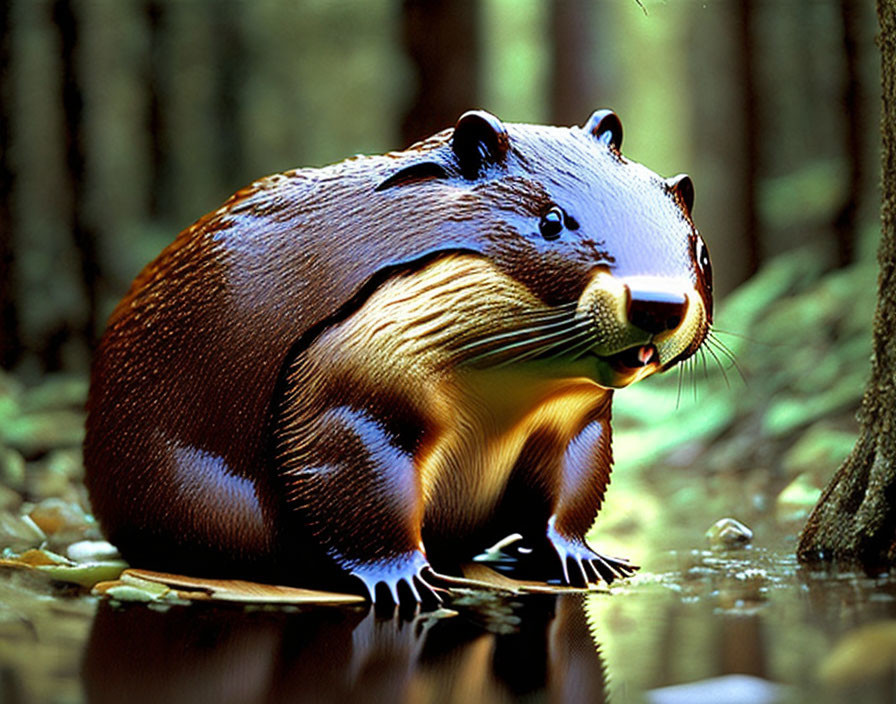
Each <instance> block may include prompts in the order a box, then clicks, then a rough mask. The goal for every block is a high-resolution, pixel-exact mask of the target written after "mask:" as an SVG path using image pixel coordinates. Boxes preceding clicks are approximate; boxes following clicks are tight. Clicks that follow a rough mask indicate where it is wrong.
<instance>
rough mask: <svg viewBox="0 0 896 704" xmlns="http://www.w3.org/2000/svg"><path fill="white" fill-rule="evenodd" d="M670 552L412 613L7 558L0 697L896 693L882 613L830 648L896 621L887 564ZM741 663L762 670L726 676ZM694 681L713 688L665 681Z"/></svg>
mask: <svg viewBox="0 0 896 704" xmlns="http://www.w3.org/2000/svg"><path fill="white" fill-rule="evenodd" d="M658 557H659V558H661V559H660V560H659V561H660V562H661V563H662V566H663V568H664V570H665V571H663V572H653V573H642V574H640V575H639V576H637V577H636V578H634V579H632V580H629V581H628V582H627V583H626V584H624V585H620V586H616V587H614V588H613V589H612V590H611V593H610V594H604V593H592V594H588V595H567V596H562V597H542V596H539V597H525V598H513V599H508V598H500V599H499V598H469V599H466V600H459V601H457V602H455V604H454V605H453V607H454V609H455V610H456V611H457V612H458V613H457V615H455V616H441V617H440V615H438V614H436V615H425V614H424V615H418V616H417V617H416V618H411V619H408V618H403V617H400V616H395V617H393V618H386V617H382V616H379V617H378V616H376V615H374V614H372V613H369V612H368V611H367V610H366V609H363V608H317V609H302V610H298V609H282V608H280V609H259V608H254V609H246V608H243V607H237V606H210V605H208V604H193V605H190V606H170V607H167V608H159V607H148V606H146V605H143V604H131V605H123V606H113V605H110V604H109V603H108V602H99V601H97V600H95V599H92V598H88V597H83V596H81V597H79V596H65V595H64V594H59V593H58V591H56V590H55V589H54V588H51V587H50V586H48V585H46V584H45V583H43V582H42V581H41V580H38V579H36V578H33V577H30V576H28V575H27V574H22V573H18V572H16V573H12V572H4V573H3V582H2V589H0V594H2V600H3V603H4V609H3V611H2V614H3V618H2V622H0V633H2V640H0V663H2V670H0V671H2V678H0V701H3V702H11V703H17V702H79V701H85V700H86V701H89V702H120V701H128V702H144V701H145V702H159V701H166V702H205V701H208V702H215V703H216V704H223V703H225V702H256V701H258V702H278V701H309V702H310V701H313V702H331V701H332V702H349V701H384V702H386V701H388V702H453V701H458V702H476V701H484V702H493V701H557V702H561V701H562V702H576V701H581V702H604V701H608V702H641V701H650V702H660V703H662V702H676V701H687V702H701V701H705V702H726V701H727V702H739V701H744V702H761V701H769V702H771V701H780V702H841V701H850V700H855V701H861V702H878V701H880V702H884V701H893V698H894V696H896V687H894V679H893V667H892V663H893V662H894V661H896V660H894V655H896V636H894V635H888V631H887V630H886V627H885V628H884V629H883V635H881V634H880V633H876V632H873V631H868V632H867V633H866V634H865V635H860V636H859V637H858V638H856V639H855V643H854V644H853V646H852V647H851V649H850V647H847V648H846V650H845V651H844V650H843V648H844V646H842V645H841V646H840V650H839V654H838V655H837V656H836V657H834V658H833V661H832V657H833V656H832V652H833V651H834V650H835V649H836V648H837V644H838V643H839V642H840V641H841V639H842V638H843V636H844V634H846V633H847V632H849V631H853V630H854V629H857V628H859V627H860V626H862V625H863V624H870V623H880V622H886V621H887V620H888V619H896V581H894V580H893V579H891V578H889V577H886V576H884V577H878V578H876V579H870V578H867V577H863V576H857V575H825V574H812V573H809V572H807V571H805V570H803V569H799V568H798V567H797V566H796V564H795V562H794V560H793V558H792V557H791V555H790V552H789V551H786V550H768V549H759V548H753V549H746V550H739V551H736V552H734V553H729V554H725V555H719V554H715V553H712V552H707V551H667V552H665V553H663V554H662V555H659V556H658ZM890 623H892V624H896V620H893V621H891V622H890ZM879 630H880V629H879ZM890 632H896V631H894V630H893V629H890ZM888 648H889V650H888ZM843 652H846V655H842V653H843ZM838 658H839V660H838ZM844 658H845V659H844ZM850 659H851V660H852V664H850ZM877 661H880V662H877ZM838 662H839V665H838ZM844 662H845V663H846V664H845V665H844V664H843V663H844ZM838 668H839V669H838ZM731 674H742V675H749V676H752V678H740V679H728V680H725V679H716V678H720V677H722V676H724V675H731ZM756 678H758V679H756ZM698 681H707V682H705V684H704V687H708V688H709V689H708V691H701V690H699V689H690V690H686V691H683V692H682V691H677V690H674V689H673V690H668V689H663V688H665V687H668V686H670V685H681V684H683V683H694V682H698ZM677 694H678V695H682V697H683V698H678V699H676V698H674V697H675V696H676V695H677ZM669 697H672V698H669Z"/></svg>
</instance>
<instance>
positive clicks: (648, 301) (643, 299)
mask: <svg viewBox="0 0 896 704" xmlns="http://www.w3.org/2000/svg"><path fill="white" fill-rule="evenodd" d="M628 292H629V296H628V319H629V322H630V323H631V324H632V325H636V326H637V327H639V328H641V329H642V330H643V331H644V332H649V333H650V334H651V335H659V334H660V333H664V332H666V331H668V330H674V329H675V328H677V327H678V326H679V325H680V324H681V321H682V319H684V315H685V312H686V311H687V305H688V297H687V296H686V295H685V294H684V293H678V292H675V291H657V290H650V289H638V288H633V287H631V286H629V287H628Z"/></svg>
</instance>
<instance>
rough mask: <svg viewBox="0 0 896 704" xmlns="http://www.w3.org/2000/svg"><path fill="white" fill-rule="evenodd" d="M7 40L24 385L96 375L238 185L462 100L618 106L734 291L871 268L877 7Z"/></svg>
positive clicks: (270, 11)
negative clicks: (169, 263)
mask: <svg viewBox="0 0 896 704" xmlns="http://www.w3.org/2000/svg"><path fill="white" fill-rule="evenodd" d="M642 4H643V7H642V6H641V5H642ZM0 29H2V40H0V81H2V85H0V184H2V185H0V193H2V198H0V367H2V368H5V369H8V370H16V371H17V373H18V374H19V375H20V376H21V377H22V378H25V379H28V380H31V381H33V380H35V379H36V378H37V377H38V376H39V375H40V374H42V373H45V372H50V371H57V370H66V371H76V372H77V371H80V372H83V371H84V370H86V368H87V365H88V360H89V349H90V345H91V344H92V343H93V342H94V341H95V340H96V339H97V337H98V335H99V334H100V333H101V332H102V328H103V326H104V322H105V319H106V317H107V316H108V314H109V313H110V312H111V309H112V306H114V304H115V303H116V302H117V300H118V299H119V298H120V297H121V296H122V295H123V293H124V292H125V290H126V288H127V286H128V284H129V283H130V281H131V280H132V279H133V277H134V276H135V275H136V274H137V272H138V271H139V270H140V269H141V268H142V267H143V266H144V265H145V264H146V263H147V262H148V261H149V260H150V259H151V258H152V257H153V256H154V255H155V254H156V253H157V252H158V251H159V250H160V249H161V248H162V247H163V246H164V245H165V244H167V243H168V242H169V241H170V240H172V239H173V238H174V236H175V235H176V234H177V232H178V231H180V230H181V229H183V228H184V227H186V226H188V225H189V224H190V223H191V222H193V221H194V220H195V219H197V218H198V217H199V216H200V215H202V214H204V213H205V212H207V211H210V210H214V209H215V208H217V207H218V205H219V204H220V203H221V202H222V201H223V200H224V199H225V198H226V197H227V196H228V195H229V194H230V193H231V192H233V191H234V190H236V189H237V188H239V187H241V186H243V185H245V184H247V183H249V182H250V181H252V180H254V179H255V178H257V177H260V176H263V175H266V174H269V173H272V172H276V171H282V170H286V169H289V168H293V167H296V166H305V165H307V166H314V165H321V164H326V163H329V162H333V161H338V160H341V159H343V158H345V157H347V156H351V155H353V154H355V153H376V152H382V151H386V150H391V149H398V148H402V147H403V146H405V145H408V144H409V143H411V142H412V141H414V140H416V139H418V138H421V137H423V136H426V135H428V134H430V133H432V132H435V131H437V130H439V129H442V128H444V127H447V126H450V125H452V124H453V123H454V122H455V120H456V118H457V117H458V116H459V115H460V114H461V113H462V112H463V111H465V110H467V109H469V108H473V107H482V108H485V109H487V110H489V111H492V112H494V113H495V114H497V115H498V116H499V117H501V118H502V119H504V120H506V121H524V122H548V123H554V124H581V123H582V122H584V121H585V120H586V119H587V117H588V115H589V114H590V113H591V111H592V110H593V109H595V108H597V107H612V108H613V109H615V110H616V111H617V112H618V114H619V115H620V116H621V118H622V121H623V125H624V128H625V140H624V144H623V149H624V152H625V153H626V154H627V155H628V156H629V157H631V158H632V159H634V160H637V161H641V162H643V163H645V164H646V165H647V166H649V167H650V168H652V169H653V170H655V171H658V172H659V173H661V174H663V175H667V176H669V175H673V174H675V173H678V172H681V171H686V172H688V173H689V174H690V175H691V176H692V177H693V179H694V183H695V184H696V190H697V202H696V210H695V218H696V221H697V223H698V226H699V227H700V228H701V231H702V232H703V234H704V236H705V238H706V240H707V241H708V243H709V246H710V251H711V253H712V256H713V263H714V268H715V272H716V274H715V275H716V281H717V288H718V294H719V295H721V296H722V297H724V296H725V295H726V294H727V293H729V292H730V291H732V290H733V289H734V288H736V287H737V286H738V285H739V284H741V283H742V282H744V281H745V280H747V279H748V278H749V277H750V276H752V275H754V274H755V273H756V272H757V271H758V270H759V269H760V268H761V267H762V265H763V263H765V262H767V261H768V260H770V259H771V258H773V257H775V256H776V255H778V254H781V253H782V252H786V251H789V250H793V249H795V248H800V247H806V246H807V245H809V246H811V248H812V249H813V251H814V252H816V253H817V257H818V258H819V261H820V262H821V266H822V268H823V269H824V270H831V269H835V268H837V267H843V266H846V265H848V264H851V263H853V262H855V261H857V260H859V259H861V258H863V257H865V258H868V257H873V251H874V247H875V243H876V236H877V235H876V233H877V212H878V190H877V186H878V168H879V166H878V164H879V157H878V139H879V137H878V127H877V125H878V118H877V115H878V100H879V98H878V93H879V78H878V71H879V68H878V54H877V50H876V48H875V46H874V33H875V30H876V23H875V17H874V11H873V7H872V3H867V2H861V1H860V0H783V1H782V0H705V1H698V0H675V1H674V2H652V1H650V0H644V2H643V3H639V2H636V0H601V1H599V2H595V1H594V0H479V1H476V0H458V1H456V2H450V1H448V0H441V1H439V0H430V1H427V0H404V1H402V0H342V1H334V0H304V1H302V2H282V1H277V0H255V1H252V2H250V1H248V0H245V1H243V0H4V1H3V2H0ZM869 285H870V282H869ZM869 315H870V313H869Z"/></svg>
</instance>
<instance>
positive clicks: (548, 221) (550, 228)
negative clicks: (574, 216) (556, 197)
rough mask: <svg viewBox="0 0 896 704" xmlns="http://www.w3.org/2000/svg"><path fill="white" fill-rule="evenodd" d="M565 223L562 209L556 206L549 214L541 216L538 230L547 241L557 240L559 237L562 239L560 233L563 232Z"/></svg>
mask: <svg viewBox="0 0 896 704" xmlns="http://www.w3.org/2000/svg"><path fill="white" fill-rule="evenodd" d="M565 221H566V215H565V213H564V212H563V210H562V209H561V208H559V207H558V206H556V205H555V206H554V207H553V208H551V209H550V210H549V211H548V212H546V213H545V214H544V215H542V216H541V222H540V223H539V224H538V229H539V230H540V231H541V236H542V237H544V238H545V239H546V240H555V239H557V238H558V237H560V233H561V232H563V227H564V223H565Z"/></svg>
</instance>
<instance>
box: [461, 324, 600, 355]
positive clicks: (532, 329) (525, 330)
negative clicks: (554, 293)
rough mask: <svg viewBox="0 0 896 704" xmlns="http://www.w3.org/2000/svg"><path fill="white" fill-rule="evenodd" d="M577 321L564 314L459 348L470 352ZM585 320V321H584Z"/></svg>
mask: <svg viewBox="0 0 896 704" xmlns="http://www.w3.org/2000/svg"><path fill="white" fill-rule="evenodd" d="M573 322H575V321H574V319H573V318H570V317H569V316H564V317H563V318H559V319H557V320H552V321H551V322H547V323H542V324H539V325H531V326H526V327H520V328H515V329H513V330H506V331H504V332H499V333H495V334H494V335H489V336H487V337H483V338H479V339H477V340H473V341H472V342H468V343H467V344H465V345H461V346H460V348H458V351H459V352H468V351H469V350H472V349H476V348H477V347H482V346H483V345H490V344H493V343H495V342H499V341H501V340H508V339H514V338H517V337H520V336H527V335H531V334H535V333H538V332H541V331H542V330H550V329H551V328H557V327H559V328H565V327H566V326H568V325H570V323H573ZM582 322H584V321H582Z"/></svg>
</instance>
